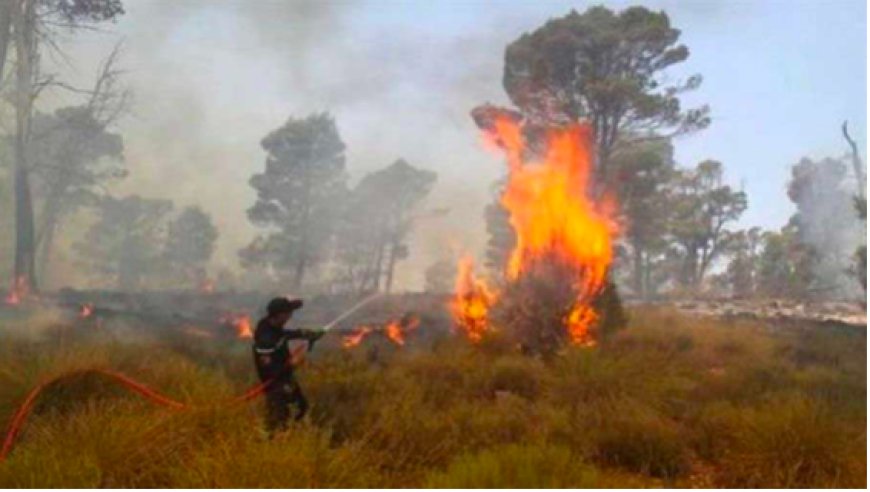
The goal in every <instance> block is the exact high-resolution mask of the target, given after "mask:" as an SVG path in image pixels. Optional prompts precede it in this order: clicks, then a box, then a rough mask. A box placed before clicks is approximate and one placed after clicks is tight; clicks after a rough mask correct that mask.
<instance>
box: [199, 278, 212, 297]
mask: <svg viewBox="0 0 870 492" xmlns="http://www.w3.org/2000/svg"><path fill="white" fill-rule="evenodd" d="M199 291H200V292H202V293H203V294H213V293H214V280H212V279H210V278H206V279H203V281H202V282H200V284H199Z"/></svg>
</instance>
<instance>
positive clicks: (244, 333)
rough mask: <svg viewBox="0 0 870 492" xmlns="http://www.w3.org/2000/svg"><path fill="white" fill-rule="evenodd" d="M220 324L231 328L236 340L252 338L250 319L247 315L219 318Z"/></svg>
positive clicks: (231, 315) (230, 315)
mask: <svg viewBox="0 0 870 492" xmlns="http://www.w3.org/2000/svg"><path fill="white" fill-rule="evenodd" d="M221 323H224V324H227V325H230V326H232V327H233V328H234V329H235V330H236V338H253V336H254V331H253V330H252V329H251V317H250V316H248V315H247V314H229V315H227V316H224V317H222V318H221Z"/></svg>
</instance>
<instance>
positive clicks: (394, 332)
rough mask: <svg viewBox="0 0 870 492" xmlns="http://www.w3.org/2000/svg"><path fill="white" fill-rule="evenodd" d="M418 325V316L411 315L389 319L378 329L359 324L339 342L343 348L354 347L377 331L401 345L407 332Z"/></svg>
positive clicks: (403, 343)
mask: <svg viewBox="0 0 870 492" xmlns="http://www.w3.org/2000/svg"><path fill="white" fill-rule="evenodd" d="M418 326H420V318H418V317H416V316H411V315H406V316H403V317H402V318H400V319H396V320H391V321H389V322H387V324H386V325H384V327H383V328H380V329H376V328H373V327H371V326H369V325H359V326H357V327H355V328H354V329H353V330H352V331H351V332H350V333H348V334H347V335H345V336H344V337H343V338H342V340H341V344H342V346H343V347H344V348H353V347H356V346H357V345H359V344H361V343H362V341H363V340H364V339H365V338H366V337H367V336H369V335H370V334H372V333H375V332H377V331H379V332H381V333H383V334H384V336H385V337H387V339H388V340H390V341H391V342H393V343H395V344H396V345H399V346H403V345H405V338H406V337H407V335H408V333H410V332H412V331H414V330H416V329H417V327H418Z"/></svg>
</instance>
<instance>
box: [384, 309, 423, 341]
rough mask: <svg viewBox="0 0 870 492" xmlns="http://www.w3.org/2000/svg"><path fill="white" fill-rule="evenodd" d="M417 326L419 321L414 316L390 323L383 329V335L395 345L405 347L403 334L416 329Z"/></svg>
mask: <svg viewBox="0 0 870 492" xmlns="http://www.w3.org/2000/svg"><path fill="white" fill-rule="evenodd" d="M419 325H420V319H419V318H417V317H416V316H411V317H407V318H402V319H398V320H394V321H390V322H389V323H387V326H386V327H384V335H386V336H387V338H389V339H390V341H392V342H393V343H395V344H396V345H405V334H406V333H408V332H409V331H411V330H414V329H416V328H417V326H419Z"/></svg>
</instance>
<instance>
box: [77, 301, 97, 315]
mask: <svg viewBox="0 0 870 492" xmlns="http://www.w3.org/2000/svg"><path fill="white" fill-rule="evenodd" d="M92 314H94V305H93V304H91V303H90V302H86V303H84V304H82V305H81V307H80V308H79V318H88V317H90V316H91V315H92Z"/></svg>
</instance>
